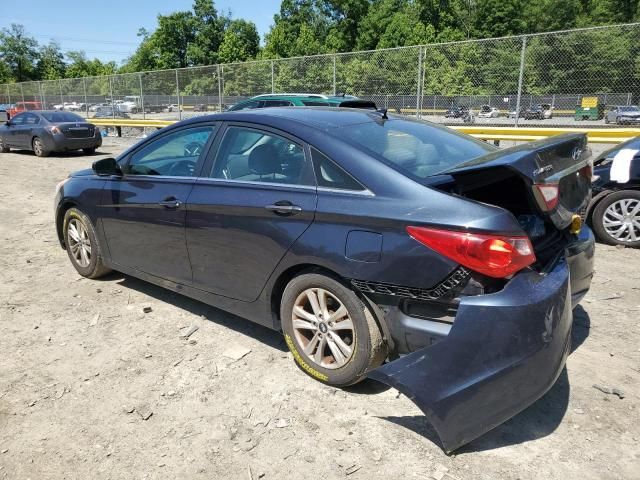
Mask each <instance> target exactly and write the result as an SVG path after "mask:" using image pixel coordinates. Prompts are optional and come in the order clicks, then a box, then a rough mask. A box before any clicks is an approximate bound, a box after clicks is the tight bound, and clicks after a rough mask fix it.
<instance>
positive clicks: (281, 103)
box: [264, 100, 293, 108]
mask: <svg viewBox="0 0 640 480" xmlns="http://www.w3.org/2000/svg"><path fill="white" fill-rule="evenodd" d="M291 105H293V104H292V103H291V102H290V101H289V100H265V101H264V106H265V108H266V107H290V106H291Z"/></svg>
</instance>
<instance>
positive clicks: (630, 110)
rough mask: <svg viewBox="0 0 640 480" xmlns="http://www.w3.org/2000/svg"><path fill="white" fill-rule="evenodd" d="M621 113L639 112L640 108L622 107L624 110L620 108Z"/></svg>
mask: <svg viewBox="0 0 640 480" xmlns="http://www.w3.org/2000/svg"><path fill="white" fill-rule="evenodd" d="M620 111H622V112H639V111H640V108H638V107H633V106H632V107H622V108H620Z"/></svg>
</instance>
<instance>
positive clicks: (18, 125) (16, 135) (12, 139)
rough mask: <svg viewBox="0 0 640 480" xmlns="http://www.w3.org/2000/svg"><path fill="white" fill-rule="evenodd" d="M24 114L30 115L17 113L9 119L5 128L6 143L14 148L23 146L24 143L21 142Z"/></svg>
mask: <svg viewBox="0 0 640 480" xmlns="http://www.w3.org/2000/svg"><path fill="white" fill-rule="evenodd" d="M26 115H30V114H28V113H19V114H18V115H16V116H15V117H13V118H12V119H11V121H10V122H9V125H7V130H6V137H5V138H6V144H7V146H10V147H16V148H24V147H25V145H24V144H23V143H22V137H21V135H22V129H23V127H24V121H25V117H26Z"/></svg>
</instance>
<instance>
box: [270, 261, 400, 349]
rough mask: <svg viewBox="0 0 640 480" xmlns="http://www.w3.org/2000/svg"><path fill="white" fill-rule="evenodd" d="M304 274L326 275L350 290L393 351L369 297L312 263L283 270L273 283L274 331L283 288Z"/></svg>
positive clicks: (381, 316) (278, 323) (380, 314)
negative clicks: (367, 311) (369, 314)
mask: <svg viewBox="0 0 640 480" xmlns="http://www.w3.org/2000/svg"><path fill="white" fill-rule="evenodd" d="M305 273H318V274H321V275H326V276H328V277H330V278H332V279H334V280H336V281H337V282H340V283H341V284H343V285H344V286H345V287H346V288H348V289H350V290H352V291H353V292H354V293H355V294H356V295H357V296H358V297H359V298H360V300H362V302H363V303H364V304H365V305H366V306H367V307H368V308H369V310H370V312H371V315H372V316H373V319H374V320H375V322H376V324H377V325H378V328H379V329H380V331H381V332H382V337H383V340H384V342H385V343H386V344H387V346H388V347H389V350H390V353H391V352H392V351H394V349H395V342H394V341H393V337H392V336H391V331H390V330H389V326H388V325H387V323H386V321H385V320H384V314H383V312H382V311H381V310H380V307H378V305H376V303H375V302H374V301H373V300H371V299H370V298H369V297H367V296H366V295H364V294H363V293H362V292H361V291H359V290H358V289H355V288H353V286H352V285H351V283H350V282H349V280H348V279H347V278H345V277H343V276H342V275H340V274H339V273H337V272H335V271H333V270H331V269H330V268H327V267H324V266H322V265H318V264H314V263H302V264H298V265H294V266H291V267H289V268H287V269H285V270H284V271H283V272H281V273H280V275H279V276H278V278H277V279H276V281H275V282H274V283H273V287H272V288H271V294H270V307H271V315H272V317H273V322H274V328H275V329H276V330H281V320H280V302H281V300H282V294H283V293H284V290H285V288H286V287H287V285H288V284H289V282H290V281H291V280H292V279H293V278H295V277H297V276H298V275H302V274H305Z"/></svg>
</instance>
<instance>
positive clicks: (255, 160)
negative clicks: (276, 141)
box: [249, 144, 282, 175]
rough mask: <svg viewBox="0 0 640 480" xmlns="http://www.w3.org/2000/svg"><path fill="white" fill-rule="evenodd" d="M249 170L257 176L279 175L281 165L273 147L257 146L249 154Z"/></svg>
mask: <svg viewBox="0 0 640 480" xmlns="http://www.w3.org/2000/svg"><path fill="white" fill-rule="evenodd" d="M249 169H250V170H251V171H252V172H254V173H256V174H258V175H270V174H272V173H280V172H281V171H282V165H281V164H280V159H279V158H278V151H277V149H276V148H275V147H274V146H273V145H268V144H267V145H258V146H257V147H256V148H254V149H253V150H252V151H251V154H249Z"/></svg>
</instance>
